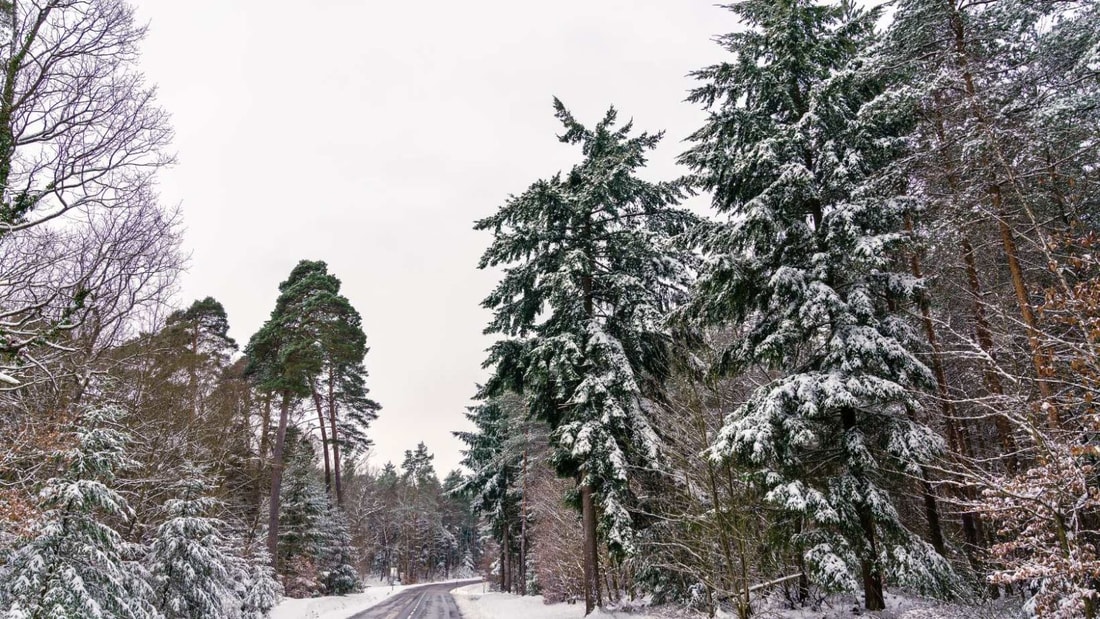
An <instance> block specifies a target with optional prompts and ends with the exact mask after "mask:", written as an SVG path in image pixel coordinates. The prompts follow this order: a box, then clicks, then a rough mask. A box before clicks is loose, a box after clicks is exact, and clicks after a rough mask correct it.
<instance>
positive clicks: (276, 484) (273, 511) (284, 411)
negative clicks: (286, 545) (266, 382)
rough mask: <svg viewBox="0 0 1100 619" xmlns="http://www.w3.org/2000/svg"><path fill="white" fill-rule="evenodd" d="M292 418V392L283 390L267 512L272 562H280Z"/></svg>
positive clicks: (268, 539) (268, 542)
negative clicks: (286, 456) (286, 455)
mask: <svg viewBox="0 0 1100 619" xmlns="http://www.w3.org/2000/svg"><path fill="white" fill-rule="evenodd" d="M289 418H290V393H289V392H287V391H284V392H283V402H282V405H281V406H280V407H279V430H278V432H277V433H276V434H275V452H274V453H273V454H272V457H271V495H270V496H269V497H268V512H267V551H268V553H270V554H271V564H272V565H276V564H277V563H278V554H277V551H278V549H279V507H280V505H279V500H280V494H281V492H282V489H283V452H284V450H285V448H286V426H287V420H288V419H289Z"/></svg>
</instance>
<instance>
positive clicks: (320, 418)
mask: <svg viewBox="0 0 1100 619" xmlns="http://www.w3.org/2000/svg"><path fill="white" fill-rule="evenodd" d="M309 391H310V394H311V395H312V396H313V407H314V408H315V409H316V410H317V423H318V424H319V426H320V428H321V453H322V454H324V460H325V493H326V494H329V495H331V494H332V465H331V464H330V463H329V458H328V447H329V441H328V432H327V431H326V430H325V426H326V425H327V424H326V421H325V413H324V407H323V406H322V405H321V394H320V393H319V392H318V391H317V387H316V386H315V385H313V384H312V381H311V382H310V385H309Z"/></svg>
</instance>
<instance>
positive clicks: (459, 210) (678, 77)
mask: <svg viewBox="0 0 1100 619" xmlns="http://www.w3.org/2000/svg"><path fill="white" fill-rule="evenodd" d="M136 5H137V9H138V17H139V19H140V20H143V21H147V22H148V23H149V25H150V28H149V36H148V38H147V40H146V42H145V45H144V55H143V59H142V65H143V67H144V70H145V72H146V74H147V76H148V78H149V80H150V81H151V82H153V83H155V84H157V85H158V87H159V92H160V95H159V100H160V103H161V105H163V106H164V107H165V108H166V109H167V110H168V111H169V112H170V113H171V115H172V118H173V125H174V127H175V130H176V140H175V150H176V152H177V154H178V159H179V163H178V165H176V166H175V167H174V168H172V169H170V170H168V171H166V172H165V173H164V174H163V176H162V181H161V193H162V197H163V199H164V201H165V203H166V204H169V205H172V204H180V205H181V206H182V211H183V217H184V223H185V226H186V233H185V243H184V245H185V248H186V250H187V251H188V252H189V253H190V256H191V259H190V267H189V270H188V272H187V273H186V274H185V275H184V277H183V280H182V291H181V296H180V303H181V304H186V303H190V301H191V300H192V299H194V298H200V297H204V296H207V295H211V296H214V297H215V298H217V299H218V300H220V301H221V302H222V303H223V304H224V305H225V308H226V310H227V312H228V313H229V320H230V324H231V325H232V330H231V335H233V337H235V338H236V339H237V340H238V342H240V343H241V345H242V346H243V345H244V343H245V342H247V340H248V338H249V336H250V335H251V334H252V333H253V332H254V331H255V330H256V329H257V328H258V327H259V326H260V325H261V324H262V323H263V321H264V320H266V319H267V317H268V315H269V313H270V311H271V308H272V307H273V305H274V302H275V297H276V295H277V292H278V290H277V287H278V284H279V282H280V281H282V280H284V279H285V278H286V276H287V275H288V274H289V272H290V269H291V268H292V267H293V266H294V264H295V263H297V262H298V260H300V259H303V258H309V259H314V260H324V261H326V262H328V264H329V267H330V270H331V271H332V272H333V273H335V274H336V275H337V276H338V277H339V278H340V279H341V280H342V281H343V292H344V294H345V295H346V296H347V297H348V298H349V299H350V300H351V301H352V303H353V304H354V305H355V307H356V308H358V310H359V312H360V313H361V314H362V315H363V323H364V327H365V330H366V332H367V337H368V342H369V345H370V347H371V351H370V353H369V354H368V355H367V363H366V364H367V369H368V371H369V372H370V378H369V382H368V385H369V386H370V388H371V391H372V395H373V396H374V397H375V399H377V400H378V401H379V402H380V403H381V404H382V406H383V410H382V412H381V416H380V418H379V420H378V421H377V422H376V423H375V424H374V426H373V427H372V430H371V435H372V437H373V439H374V441H375V444H376V449H375V455H374V456H373V457H372V460H371V462H372V464H374V465H380V464H382V463H384V462H385V461H386V460H393V461H394V462H395V463H396V464H400V462H401V458H402V455H403V453H404V451H405V450H406V449H411V448H413V447H414V446H415V445H416V443H417V442H418V441H424V442H425V443H426V444H427V445H428V447H429V449H430V450H432V451H433V452H434V453H435V454H436V469H437V471H439V473H440V475H441V476H442V475H443V474H445V473H446V472H447V471H448V470H449V469H451V468H453V467H455V466H456V465H457V463H458V460H459V458H460V455H459V449H460V448H461V445H460V444H459V443H458V442H457V441H456V440H455V439H454V438H453V437H452V436H451V431H452V430H456V429H463V428H465V427H466V423H465V420H464V418H463V416H462V414H463V412H464V410H465V407H466V406H467V405H469V404H470V401H469V399H470V397H471V396H472V395H473V393H474V390H475V383H477V382H478V381H479V380H481V379H482V378H483V377H484V376H485V372H484V371H483V370H482V369H481V367H480V366H481V362H482V360H483V359H484V356H485V354H484V349H485V348H486V347H487V346H488V344H489V340H488V339H487V338H486V337H485V336H483V335H482V334H481V331H482V329H483V328H484V326H485V324H486V322H487V321H488V318H489V315H488V313H487V312H486V311H485V310H483V309H481V307H480V305H479V304H480V301H481V299H482V298H484V297H485V295H486V294H488V292H489V291H490V290H491V289H492V287H493V285H494V283H495V275H494V274H493V273H486V272H480V271H478V270H477V268H476V265H477V261H478V258H479V257H480V255H481V253H482V251H483V250H484V249H485V247H486V246H487V244H488V243H489V241H490V237H489V235H488V234H486V233H477V232H474V231H473V230H472V223H473V221H474V220H475V219H478V218H481V217H484V216H487V215H489V214H491V213H492V212H493V211H494V210H496V209H497V208H498V207H499V206H500V205H501V204H502V203H503V202H504V200H505V199H506V198H507V196H508V195H509V194H513V193H519V192H521V191H523V190H524V189H525V188H526V187H527V186H528V185H529V184H531V183H532V182H534V181H535V180H536V179H539V178H544V177H548V176H550V175H552V174H553V173H554V172H556V171H558V170H561V169H567V168H568V167H569V166H570V165H572V164H573V163H574V162H576V161H577V159H578V157H579V154H578V151H576V150H574V148H573V147H570V146H566V145H562V144H560V143H558V142H557V140H556V139H555V135H556V133H558V132H559V128H560V125H559V124H558V123H557V121H556V120H555V119H554V117H553V109H552V107H551V98H552V97H553V96H555V95H556V96H558V97H559V98H561V99H562V100H563V102H564V103H565V104H566V105H567V106H568V107H569V108H570V109H571V110H572V111H573V113H574V114H575V115H576V116H577V118H578V119H579V120H581V122H584V123H585V124H589V125H591V124H594V123H595V122H596V121H597V120H598V119H599V118H600V117H601V116H602V114H603V112H604V110H606V108H607V106H608V105H610V104H614V105H615V106H616V107H617V108H619V110H620V111H621V113H622V115H623V117H625V118H629V117H633V118H634V119H635V124H636V126H637V127H638V128H640V129H645V130H653V131H655V130H661V129H664V130H666V131H667V134H666V139H665V142H664V143H663V144H662V146H661V147H660V148H659V149H658V150H657V151H656V152H655V153H654V155H653V158H652V160H651V165H650V167H649V168H648V170H647V171H646V173H645V175H646V176H647V177H650V178H653V179H668V178H671V177H674V176H677V175H679V174H680V173H682V172H683V171H682V170H680V169H678V168H677V167H676V166H675V164H674V159H675V157H676V155H677V154H678V153H679V152H681V151H682V150H683V145H682V144H681V143H680V142H681V140H682V139H683V138H684V137H685V136H687V135H688V134H689V133H690V132H691V131H692V130H693V129H695V128H696V127H698V126H699V124H700V123H701V121H702V118H703V114H702V112H701V111H699V110H698V109H695V108H694V107H693V106H691V105H689V104H686V103H683V99H684V96H685V93H686V91H687V89H688V88H690V87H691V85H692V81H691V80H690V79H689V78H687V77H686V74H687V73H688V72H689V71H691V70H693V69H696V68H700V67H702V66H704V65H707V64H712V63H714V62H716V61H719V60H721V59H723V58H724V54H723V52H722V50H721V48H719V47H718V46H717V45H716V44H714V43H713V40H712V37H713V36H714V35H716V34H719V33H723V32H728V31H730V30H731V29H733V28H734V20H733V15H732V14H731V13H729V12H728V11H726V10H724V9H721V8H718V7H716V6H714V5H713V4H712V3H711V2H707V1H703V0H556V1H553V2H547V1H531V0H467V1H465V2H454V1H441V0H422V1H419V2H404V1H401V0H390V1H386V2H383V1H380V0H312V1H311V2H284V1H281V0H280V1H273V0H189V1H187V2H181V1H180V0H137V2H136Z"/></svg>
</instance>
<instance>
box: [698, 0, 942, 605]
mask: <svg viewBox="0 0 1100 619" xmlns="http://www.w3.org/2000/svg"><path fill="white" fill-rule="evenodd" d="M730 8H731V9H732V10H733V11H734V12H735V13H736V14H737V15H738V17H739V18H740V19H741V20H742V21H743V22H744V23H745V24H746V25H747V26H748V29H747V30H745V31H743V32H737V33H734V34H730V35H726V36H725V37H722V39H721V42H722V43H723V45H724V46H725V47H726V48H727V49H728V50H729V51H730V52H731V53H733V54H734V55H735V58H734V59H733V60H732V61H731V62H728V63H724V64H721V65H716V66H713V67H708V68H706V69H703V70H701V71H698V72H696V74H695V75H696V77H697V78H698V79H699V80H701V81H702V82H703V85H701V86H699V87H698V88H697V89H696V90H694V91H693V92H692V94H691V97H690V99H691V100H692V101H694V102H696V103H700V104H702V105H703V106H704V107H706V108H707V109H708V110H709V112H710V114H709V118H708V120H707V123H706V124H705V125H704V126H703V127H702V128H701V129H699V130H698V131H697V132H696V133H695V134H694V135H693V136H692V140H693V141H694V142H695V144H694V145H693V146H692V148H691V149H690V150H688V151H687V152H686V153H685V154H684V155H683V157H682V160H683V162H684V163H686V164H687V165H689V166H690V167H691V168H692V170H693V171H694V172H695V173H696V179H697V181H698V182H699V184H700V186H702V187H703V188H704V189H707V190H708V191H712V192H713V194H714V206H715V208H716V209H718V210H719V211H720V212H721V213H723V214H725V215H727V216H728V220H727V221H726V222H723V223H715V224H707V225H703V226H699V227H698V228H697V229H696V230H694V231H693V232H692V233H691V235H690V239H691V240H692V241H693V242H694V243H695V244H697V245H698V246H699V247H700V248H702V249H703V251H704V252H705V254H706V255H707V261H706V263H705V265H704V267H703V269H702V271H701V274H700V277H699V282H698V284H697V287H696V296H695V297H694V298H693V299H692V301H691V303H690V305H689V307H688V308H687V309H686V310H685V312H684V315H685V316H690V317H691V318H693V319H694V320H696V321H698V322H699V323H700V324H703V325H734V326H735V328H736V329H737V331H736V337H735V338H734V339H733V340H732V342H731V343H730V345H729V346H727V347H726V348H725V349H724V350H723V351H722V353H721V356H720V358H719V360H718V361H717V363H716V364H715V366H714V368H713V369H714V371H715V372H716V373H719V374H729V373H735V372H741V371H744V370H746V369H749V368H751V367H754V366H756V365H757V364H759V365H761V366H764V367H767V368H770V369H771V370H772V371H773V372H775V374H774V376H775V378H774V379H773V380H771V381H769V382H767V383H766V384H764V385H763V386H761V387H759V388H758V389H757V390H756V391H755V392H754V393H753V394H752V395H751V396H750V397H749V399H748V401H746V402H744V403H743V404H742V405H740V406H739V407H738V408H737V409H736V410H735V411H734V412H733V413H732V414H730V415H729V417H728V418H727V420H726V424H725V427H724V428H723V429H722V431H721V432H720V433H719V435H718V436H717V437H716V440H715V441H714V445H713V447H712V448H711V451H710V453H711V456H712V457H714V458H737V459H739V460H740V461H742V462H743V463H744V464H746V465H748V466H750V467H752V468H753V469H754V470H755V471H756V473H757V478H756V479H757V482H758V483H759V484H760V485H761V486H762V487H763V488H764V489H765V490H766V491H767V493H768V494H767V500H768V501H769V502H771V503H772V504H774V505H776V506H779V507H781V508H782V509H784V510H787V511H790V512H792V513H795V514H798V515H800V516H802V517H803V518H804V521H805V523H806V524H805V525H804V527H803V528H802V530H801V531H799V532H797V534H796V540H797V543H798V544H799V545H800V546H801V547H802V548H803V549H804V553H805V557H806V560H807V561H808V562H809V564H810V568H811V570H812V572H813V575H814V577H815V580H816V581H817V582H818V583H819V584H821V585H823V586H825V587H827V588H829V589H846V590H851V589H855V588H857V587H858V586H859V585H858V583H859V579H860V578H862V581H863V582H862V585H863V589H864V593H865V597H866V599H865V603H866V605H867V607H868V608H869V609H879V608H882V605H883V600H882V582H883V580H884V578H888V579H889V580H890V581H891V582H898V583H904V584H906V585H910V586H915V587H917V588H919V589H921V590H924V591H933V592H937V593H940V594H948V593H949V592H950V588H951V576H950V575H951V569H950V567H949V565H948V564H947V562H946V561H945V560H944V559H943V558H942V557H940V556H939V555H937V554H936V552H935V551H934V550H933V549H932V547H931V546H930V545H928V544H927V543H926V542H924V541H923V540H922V539H921V538H920V537H919V536H918V535H917V534H916V533H914V532H913V531H911V530H910V529H909V528H908V527H907V526H906V525H905V524H904V523H903V522H902V520H901V519H900V517H899V515H898V513H897V511H896V508H895V506H894V505H895V503H894V500H893V499H892V497H891V494H890V490H891V488H892V487H893V486H894V485H895V484H896V483H897V482H898V480H900V479H901V476H902V475H904V474H909V475H914V476H918V477H919V476H920V475H921V474H922V472H921V466H922V465H923V464H926V463H929V462H931V461H932V460H933V458H935V457H936V456H937V455H938V454H939V453H941V452H942V451H943V448H944V444H943V440H942V439H941V438H940V437H939V436H938V435H937V434H936V433H934V432H933V431H931V430H930V429H929V428H927V427H925V426H923V425H922V424H920V423H919V422H917V421H916V419H917V417H916V415H917V413H918V411H920V410H921V408H920V403H919V401H918V400H917V399H916V397H915V392H916V391H915V390H919V389H922V388H924V387H925V386H927V385H929V384H931V383H932V377H931V372H930V371H929V370H928V369H927V368H926V367H925V366H924V364H923V363H922V362H921V360H920V359H918V358H917V356H916V355H915V354H914V351H915V350H916V349H917V347H916V344H915V342H914V338H913V335H912V333H911V331H910V328H909V326H908V325H907V324H906V322H905V320H904V318H903V316H902V315H901V313H900V308H903V307H905V306H906V305H907V304H910V303H912V302H914V301H916V300H917V295H918V294H919V293H920V291H921V282H920V281H918V280H916V279H915V278H914V277H912V276H911V275H910V274H908V273H906V272H904V271H901V270H900V269H899V268H898V264H897V261H896V258H895V256H897V254H898V253H899V252H900V251H901V249H902V247H903V244H904V243H905V242H906V241H907V236H906V234H905V233H904V232H903V228H904V220H905V217H906V216H907V214H909V213H910V211H911V209H912V204H911V203H910V202H909V201H907V200H905V199H904V198H903V197H902V196H901V192H902V189H903V187H904V183H903V182H902V179H899V178H897V176H896V175H895V174H894V173H893V172H894V168H893V166H892V162H893V161H894V160H895V158H896V157H897V155H898V153H899V152H900V149H901V148H902V146H903V142H902V141H901V137H902V136H901V135H899V129H903V128H904V126H905V125H904V120H905V119H904V118H898V117H897V115H896V113H895V107H894V106H893V105H890V103H891V102H890V101H889V98H890V93H887V92H885V90H884V84H883V83H882V80H881V79H880V78H879V77H878V76H877V75H876V74H875V73H874V71H873V70H872V68H873V67H870V66H868V65H866V64H865V63H863V62H862V61H861V60H860V59H859V58H858V57H857V56H856V51H857V50H859V49H864V48H867V47H869V46H871V45H872V41H873V39H872V30H873V23H874V20H875V19H876V17H877V13H875V12H861V11H859V10H857V9H855V8H854V7H852V6H850V5H840V6H837V5H829V4H823V3H822V4H819V3H816V2H810V1H806V0H785V1H783V2H771V1H765V0H746V1H743V2H738V3H735V4H733V5H731V7H730Z"/></svg>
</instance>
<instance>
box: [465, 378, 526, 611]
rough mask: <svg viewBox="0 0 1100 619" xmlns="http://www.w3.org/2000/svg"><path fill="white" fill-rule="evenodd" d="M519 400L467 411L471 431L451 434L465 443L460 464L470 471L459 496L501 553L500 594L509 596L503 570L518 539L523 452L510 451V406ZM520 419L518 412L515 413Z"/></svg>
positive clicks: (512, 428)
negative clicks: (484, 523) (481, 521)
mask: <svg viewBox="0 0 1100 619" xmlns="http://www.w3.org/2000/svg"><path fill="white" fill-rule="evenodd" d="M518 399H519V398H518V397H517V396H514V395H511V396H509V395H504V396H498V397H494V398H489V399H488V400H487V401H485V402H482V403H480V404H478V405H476V406H471V407H469V412H467V413H466V418H467V419H469V420H470V421H471V422H473V424H474V426H475V428H476V431H474V432H455V433H454V434H455V436H457V437H458V438H459V439H460V440H461V441H462V442H464V443H466V449H465V450H464V451H463V457H462V464H463V465H464V466H465V467H466V468H468V469H469V470H470V475H469V477H468V478H467V479H465V480H464V481H463V484H462V486H461V488H462V492H463V493H464V494H465V495H466V496H467V497H469V500H470V507H471V508H472V509H473V510H474V512H476V513H477V514H479V515H481V516H482V517H483V518H485V520H486V521H487V524H488V527H489V531H490V533H491V534H492V535H493V538H494V539H495V540H496V542H497V543H498V544H499V545H500V549H501V560H500V563H501V570H500V573H501V583H500V585H501V590H502V591H511V584H512V583H511V582H509V581H510V579H509V576H510V574H511V570H509V569H507V568H508V564H509V562H510V556H508V555H510V554H511V546H513V545H514V544H513V543H511V541H512V540H514V539H515V538H516V537H517V536H518V535H520V534H521V533H520V528H521V527H520V522H519V518H520V501H521V498H522V497H521V494H520V492H521V489H520V484H519V476H520V474H521V470H520V468H521V466H522V457H523V454H522V452H517V451H515V450H509V443H510V442H513V441H514V438H515V437H514V436H513V435H512V434H513V432H514V431H515V430H516V427H517V426H518V424H517V423H515V422H516V420H515V419H514V418H513V415H515V414H516V412H517V411H516V410H515V408H517V407H516V406H515V404H517V403H518V404H521V405H522V403H521V402H514V401H512V400H518ZM518 412H519V413H520V414H522V410H520V411H518Z"/></svg>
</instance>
